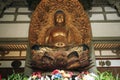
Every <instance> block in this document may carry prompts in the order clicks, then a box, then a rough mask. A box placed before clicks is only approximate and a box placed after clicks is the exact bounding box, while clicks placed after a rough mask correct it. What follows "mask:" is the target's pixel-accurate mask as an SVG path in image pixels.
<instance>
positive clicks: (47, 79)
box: [1, 69, 120, 80]
mask: <svg viewBox="0 0 120 80" xmlns="http://www.w3.org/2000/svg"><path fill="white" fill-rule="evenodd" d="M73 75H74V74H73V73H72V72H69V71H64V70H58V69H56V70H54V71H52V72H51V76H47V75H44V76H43V75H42V73H41V72H33V73H32V75H31V76H30V77H27V76H25V75H24V74H23V73H15V72H14V73H13V74H12V75H9V76H8V78H7V80H120V77H119V75H116V76H114V75H113V74H112V72H109V71H105V72H99V71H98V73H97V75H96V74H94V73H90V72H88V71H84V72H81V73H79V74H78V75H76V76H75V77H73ZM73 78H74V79H73ZM1 80H6V79H1Z"/></svg>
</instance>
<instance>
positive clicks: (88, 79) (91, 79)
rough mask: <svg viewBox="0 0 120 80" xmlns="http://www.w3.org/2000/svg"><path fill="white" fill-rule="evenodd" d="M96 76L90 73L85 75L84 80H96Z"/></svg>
mask: <svg viewBox="0 0 120 80" xmlns="http://www.w3.org/2000/svg"><path fill="white" fill-rule="evenodd" d="M95 76H96V75H95V74H93V73H90V74H87V75H84V76H83V80H95Z"/></svg>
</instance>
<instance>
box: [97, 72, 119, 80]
mask: <svg viewBox="0 0 120 80" xmlns="http://www.w3.org/2000/svg"><path fill="white" fill-rule="evenodd" d="M95 80H120V78H119V75H117V76H114V75H113V74H112V72H109V71H105V72H99V71H98V75H97V76H96V77H95Z"/></svg>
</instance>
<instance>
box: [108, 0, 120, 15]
mask: <svg viewBox="0 0 120 80" xmlns="http://www.w3.org/2000/svg"><path fill="white" fill-rule="evenodd" d="M108 2H109V4H110V5H112V6H113V7H115V9H116V10H117V12H118V15H119V16H120V0H108Z"/></svg>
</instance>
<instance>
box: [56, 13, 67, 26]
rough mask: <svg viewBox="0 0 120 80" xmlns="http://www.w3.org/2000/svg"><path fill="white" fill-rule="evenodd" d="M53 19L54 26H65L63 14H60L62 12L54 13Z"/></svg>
mask: <svg viewBox="0 0 120 80" xmlns="http://www.w3.org/2000/svg"><path fill="white" fill-rule="evenodd" d="M54 19H55V25H56V26H58V25H60V24H61V25H62V26H64V24H65V14H64V13H63V12H62V11H58V12H56V13H55V16H54Z"/></svg>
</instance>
